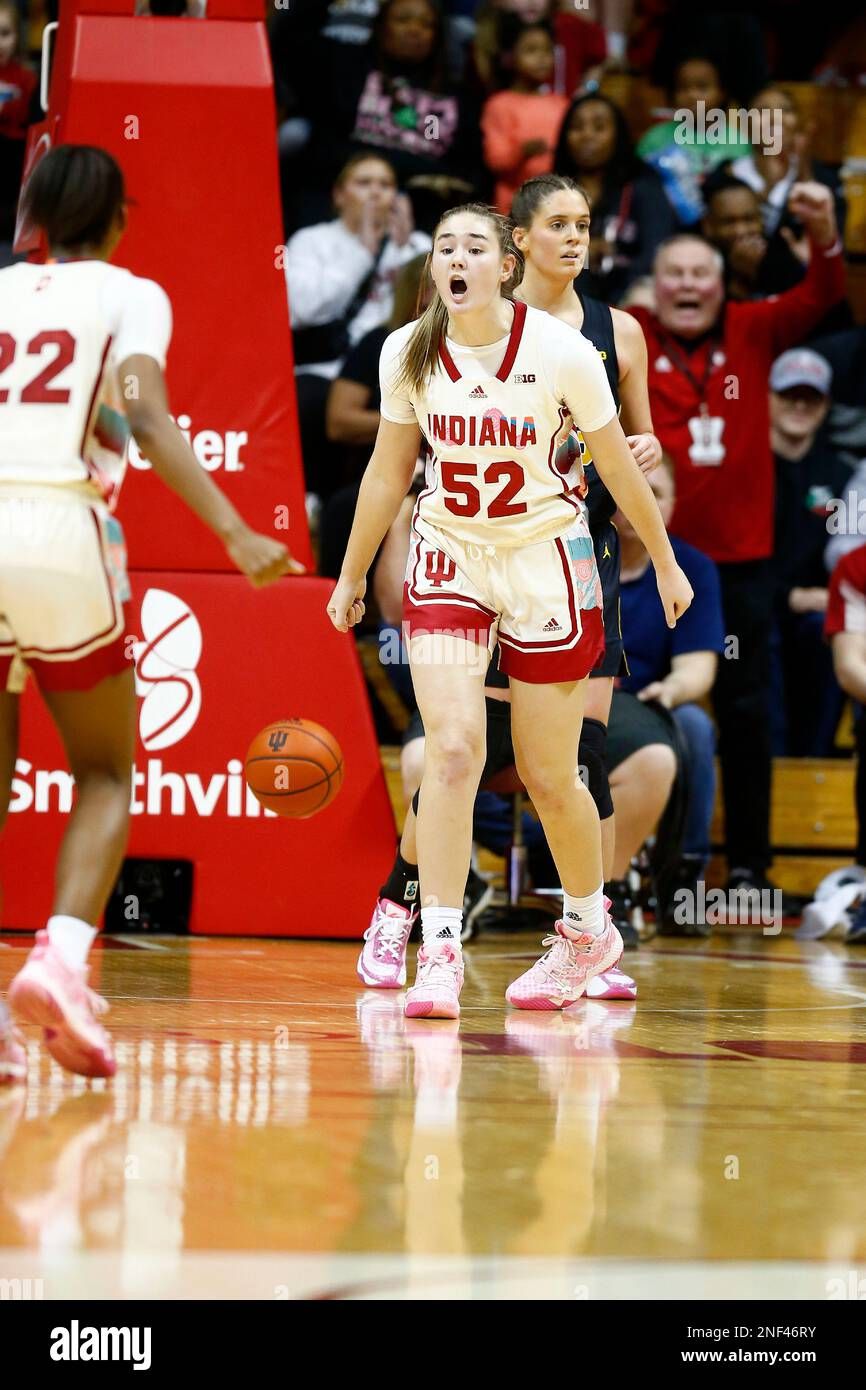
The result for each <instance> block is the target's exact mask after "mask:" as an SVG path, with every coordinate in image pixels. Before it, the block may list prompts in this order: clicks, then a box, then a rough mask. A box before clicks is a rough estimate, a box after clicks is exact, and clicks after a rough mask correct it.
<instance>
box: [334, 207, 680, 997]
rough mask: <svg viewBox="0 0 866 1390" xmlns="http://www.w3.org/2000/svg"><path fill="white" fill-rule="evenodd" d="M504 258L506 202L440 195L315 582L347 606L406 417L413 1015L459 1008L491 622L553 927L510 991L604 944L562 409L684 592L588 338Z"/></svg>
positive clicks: (588, 556)
mask: <svg viewBox="0 0 866 1390" xmlns="http://www.w3.org/2000/svg"><path fill="white" fill-rule="evenodd" d="M518 265H519V253H518V252H517V251H516V249H515V247H514V246H513V243H512V241H511V234H510V229H509V224H508V223H507V222H506V221H505V219H504V218H500V217H498V216H497V215H496V214H493V213H491V211H490V210H489V209H487V208H484V207H482V206H479V205H477V204H470V205H468V206H466V207H463V208H458V209H454V210H453V211H452V212H450V213H447V214H446V215H445V216H444V217H443V218H442V220H441V221H440V222H439V224H438V226H437V227H436V230H435V235H434V240H433V252H432V264H431V270H432V276H433V282H434V285H435V290H436V293H435V294H434V297H433V300H432V301H431V304H430V306H429V307H428V308H427V310H425V312H424V314H423V315H422V316H421V318H420V319H419V320H417V321H416V322H414V323H410V324H407V325H406V326H405V328H402V329H399V330H398V331H397V332H396V333H393V334H391V336H390V337H389V338H388V339H387V341H386V343H385V345H384V347H383V349H382V357H381V385H382V404H381V417H382V419H381V424H380V428H379V434H378V436H377V441H376V445H375V448H374V450H373V455H372V458H371V460H370V463H369V465H368V468H367V471H366V473H365V475H364V480H363V482H362V485H361V491H360V495H359V499H358V507H357V511H356V514H355V522H354V525H353V528H352V534H351V536H350V539H349V544H348V547H347V550H346V556H345V559H344V562H343V570H342V573H341V576H340V579H339V580H338V582H337V584H336V586H335V589H334V591H333V594H332V595H331V599H330V601H329V604H328V612H329V615H330V617H331V619H332V621H333V623H334V625H335V626H336V627H337V628H338V629H339V630H340V631H348V629H349V627H351V626H353V625H354V624H355V623H356V622H358V621H359V620H360V618H361V617H362V616H363V612H364V594H365V591H366V573H367V569H368V568H369V565H370V563H371V562H372V559H373V557H374V555H375V553H376V551H377V549H378V547H379V545H380V543H381V541H382V538H383V537H384V535H385V533H386V531H387V530H388V528H389V527H390V525H391V524H392V522H393V521H394V519H395V517H396V515H397V512H398V510H399V508H400V506H401V504H402V501H403V498H404V497H405V495H406V492H407V491H408V488H409V483H410V480H411V477H412V472H413V469H414V465H415V460H416V458H417V455H418V449H419V444H420V433H421V431H423V433H424V435H425V438H426V439H427V442H428V444H429V446H430V449H431V451H432V453H431V459H430V462H429V464H428V475H427V487H426V488H425V490H424V492H422V493H421V494H420V496H419V498H418V502H417V505H416V510H415V515H414V518H413V538H412V546H411V549H410V554H409V563H408V566H407V572H406V586H405V591H404V621H405V624H406V626H407V628H408V632H409V659H410V663H411V669H412V679H413V683H414V687H415V692H416V696H417V699H418V705H419V709H420V711H421V715H422V718H423V721H424V728H425V732H426V739H427V742H426V752H425V771H424V779H423V783H422V788H421V797H420V804H419V814H418V832H417V833H418V859H419V874H420V886H421V903H422V907H421V927H422V946H421V949H420V951H419V954H418V975H417V980H416V984H415V985H414V987H413V988H412V989H410V990H409V992H408V995H407V1000H406V1013H407V1015H408V1016H410V1017H448V1018H454V1017H457V1016H458V1014H459V994H460V989H461V987H462V983H463V966H462V959H461V949H460V928H461V917H462V902H463V890H464V886H465V883H466V875H467V870H468V867H469V861H470V853H471V843H472V828H471V822H472V806H473V802H474V799H475V791H476V788H477V786H478V780H479V776H480V772H481V768H482V765H483V761H484V723H485V707H484V695H483V690H484V677H485V673H486V667H487V662H488V659H489V651H490V646H491V642H492V640H493V639H494V638H495V637H496V636H498V640H499V644H500V650H501V666H502V669H503V670H504V671H505V673H506V674H507V675H508V676H509V678H510V682H511V699H512V737H513V743H514V749H515V755H516V763H517V769H518V772H519V774H520V776H521V778H522V780H523V781H524V783H525V785H526V787H527V790H528V792H529V794H530V796H531V798H532V801H533V804H534V805H535V808H536V810H537V812H538V814H539V817H540V819H541V822H542V825H543V827H544V831H545V836H546V838H547V842H548V845H549V846H550V849H551V852H552V854H553V858H554V860H555V862H556V865H557V869H558V871H559V873H560V876H561V880H562V885H563V894H564V905H563V916H562V919H561V920H560V921H559V922H557V924H556V928H555V934H554V937H553V938H551V939H550V941H549V944H550V948H551V949H550V950H549V951H548V952H547V953H546V955H545V956H544V957H543V958H542V960H541V961H540V962H538V963H537V965H536V966H534V967H533V968H532V969H531V970H530V971H528V972H527V974H526V975H524V976H522V977H521V978H520V979H519V980H517V981H515V982H514V983H513V984H512V985H511V986H510V987H509V990H508V992H507V998H508V999H509V1001H510V1002H511V1003H512V1004H515V1005H516V1006H517V1007H521V1008H532V1009H553V1008H562V1007H565V1006H566V1005H567V1004H569V1003H573V1002H574V1001H575V1000H577V999H578V998H580V996H581V995H582V994H583V993H584V992H585V990H586V986H587V982H588V981H589V980H590V979H592V978H594V977H595V976H596V975H598V974H600V973H602V972H603V971H605V970H607V969H609V968H610V967H611V966H613V965H615V964H616V962H617V961H618V960H619V958H620V955H621V953H622V940H621V938H620V936H619V933H618V932H617V930H616V928H615V927H614V925H613V924H612V922H610V920H609V918H608V917H607V915H606V912H605V909H604V905H603V900H602V864H601V841H600V834H599V822H598V814H597V812H596V809H595V805H594V803H593V801H592V798H591V796H590V794H589V792H588V791H587V790H586V788H585V787H584V786H583V785H582V783H581V781H580V777H579V775H578V771H577V769H578V755H577V748H578V741H579V737H580V726H581V719H582V708H583V698H584V682H585V679H586V677H587V676H588V674H589V672H590V671H591V670H592V668H593V666H594V665H595V664H596V661H597V658H598V657H599V655H600V654H601V651H602V650H603V642H604V637H603V626H602V617H601V592H600V585H599V583H598V575H597V572H596V568H595V561H594V557H593V550H592V541H591V539H590V536H589V531H588V527H587V523H586V518H585V514H584V511H583V509H582V507H581V505H580V503H579V501H578V498H577V496H575V495H574V494H575V492H576V490H578V489H579V488H580V487H581V478H580V466H579V462H578V463H577V464H574V463H569V464H568V468H567V471H566V472H565V473H562V472H560V471H559V470H558V469H557V466H556V463H557V447H558V445H559V444H560V443H561V442H563V441H564V440H565V439H566V438H567V436H568V434H569V433H570V432H571V430H572V428H573V427H576V428H579V429H580V430H581V431H582V433H583V436H584V438H585V440H586V443H587V445H588V446H589V448H590V449H591V451H592V456H593V459H594V460H595V462H596V465H597V467H598V469H599V472H600V474H601V475H602V477H603V479H604V481H605V483H606V485H607V486H608V488H609V489H610V491H611V493H612V494H613V496H614V497H615V498H616V501H617V504H618V505H619V506H620V507H621V508H622V510H623V511H624V512H625V513H626V515H628V516H629V518H630V520H631V521H632V524H633V525H634V527H635V530H636V531H637V532H638V534H639V535H640V536H641V538H642V539H643V540H644V543H645V544H646V547H647V550H648V551H649V553H650V556H651V557H652V560H653V563H654V565H655V569H656V575H657V581H658V586H659V593H660V596H661V599H662V603H663V606H664V610H665V614H666V616H667V620H668V622H669V624H671V625H673V624H674V623H675V622H676V619H677V617H678V616H679V615H680V614H681V613H683V612H684V611H685V610H686V608H687V607H688V605H689V603H690V602H691V597H692V592H691V588H690V585H689V583H688V580H687V579H686V577H685V576H684V575H683V573H682V572H681V570H680V569H679V567H678V565H677V564H676V561H675V559H674V557H673V552H672V551H671V548H670V544H669V542H668V538H667V535H666V533H665V529H664V526H663V524H662V521H661V518H660V515H659V511H658V507H657V506H656V503H655V499H654V498H653V495H652V493H651V491H650V489H649V486H648V484H647V483H646V480H645V479H644V478H643V476H642V474H641V472H640V469H639V467H638V465H637V463H636V462H635V461H634V459H633V457H632V455H631V452H630V450H629V447H628V444H627V443H626V440H625V436H624V434H623V432H622V428H621V426H620V424H619V421H618V420H617V418H616V409H615V406H614V402H613V397H612V395H611V391H610V387H609V385H608V382H607V378H606V376H605V373H604V368H603V367H602V365H601V363H600V361H599V359H598V355H597V353H596V351H595V349H594V348H593V347H592V346H591V345H590V344H589V343H588V342H587V341H586V340H585V339H584V338H583V337H582V335H580V334H578V333H575V331H574V330H573V329H572V328H569V327H568V326H567V325H566V324H563V323H560V322H558V321H557V320H556V319H553V318H551V317H550V315H547V314H544V313H542V312H540V311H539V310H535V309H530V308H527V307H526V305H524V304H521V303H519V302H516V301H514V300H512V299H510V298H508V297H507V295H506V294H505V293H503V291H506V290H507V289H508V288H509V287H510V286H511V285H513V283H514V280H515V278H516V272H517V269H518ZM545 944H548V943H547V942H546V943H545Z"/></svg>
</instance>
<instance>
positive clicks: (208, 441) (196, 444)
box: [129, 415, 250, 473]
mask: <svg viewBox="0 0 866 1390" xmlns="http://www.w3.org/2000/svg"><path fill="white" fill-rule="evenodd" d="M172 419H173V420H174V421H175V424H176V425H177V427H178V429H179V430H180V432H181V434H182V435H183V437H184V439H185V440H186V442H187V444H188V445H189V446H190V448H191V449H192V451H193V453H194V454H195V456H196V458H197V459H198V461H199V463H200V464H201V466H202V468H203V469H204V470H205V472H206V473H216V472H217V470H218V469H220V468H221V469H223V471H224V472H226V473H242V472H243V471H244V468H245V467H246V464H245V462H244V460H243V459H242V457H241V449H242V448H243V447H244V445H245V444H248V443H249V438H250V437H249V435H248V434H247V432H246V430H226V432H225V434H220V432H219V430H210V429H201V430H196V432H195V433H193V431H192V418H191V417H190V416H189V415H178V416H177V418H176V419H175V417H174V416H172ZM129 462H130V466H131V467H132V468H138V469H141V470H142V471H143V470H145V469H148V468H150V461H149V459H146V458H145V457H144V455H143V454H142V452H141V450H140V449H139V447H138V445H137V444H136V442H135V440H134V439H132V438H131V439H130V441H129Z"/></svg>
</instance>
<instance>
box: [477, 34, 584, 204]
mask: <svg viewBox="0 0 866 1390" xmlns="http://www.w3.org/2000/svg"><path fill="white" fill-rule="evenodd" d="M510 40H511V43H510V47H509V48H507V49H506V50H505V51H504V52H503V53H502V55H501V57H502V60H503V67H504V71H505V72H507V74H508V88H507V90H504V91H500V92H496V93H494V95H493V96H491V97H488V99H487V101H486V102H485V104H484V110H483V112H482V116H481V129H482V133H483V138H484V159H485V162H486V164H487V167H488V169H489V170H490V171H491V173H493V174H495V175H496V187H495V190H494V202H495V204H496V206H497V207H498V209H499V211H500V212H504V213H506V214H507V213H508V211H509V209H510V207H511V199H512V197H513V196H514V193H515V192H516V191H517V189H518V188H519V187H520V185H521V184H522V183H524V182H525V180H526V179H530V178H534V177H535V176H536V175H538V174H546V173H547V172H548V171H549V170H550V169H551V167H552V165H553V150H554V146H555V144H556V140H557V136H558V134H559V127H560V124H561V122H562V117H563V114H564V112H565V109H566V106H567V100H566V98H565V97H564V96H557V94H556V93H555V92H553V91H551V90H550V83H551V79H552V77H553V62H554V52H553V36H552V33H551V30H550V28H549V27H548V26H547V25H545V24H527V25H515V26H514V28H513V29H512V30H511V33H510Z"/></svg>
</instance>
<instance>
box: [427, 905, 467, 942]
mask: <svg viewBox="0 0 866 1390" xmlns="http://www.w3.org/2000/svg"><path fill="white" fill-rule="evenodd" d="M462 926H463V909H462V907H422V909H421V941H422V944H423V945H424V946H435V945H436V944H437V943H438V942H441V941H450V942H451V943H452V944H453V945H454V946H456V947H457V948H458V949H459V947H460V929H461V927H462Z"/></svg>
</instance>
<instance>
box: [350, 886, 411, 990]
mask: <svg viewBox="0 0 866 1390" xmlns="http://www.w3.org/2000/svg"><path fill="white" fill-rule="evenodd" d="M417 916H418V913H417V912H413V911H412V910H411V908H408V907H401V906H400V904H399V903H394V902H392V901H391V899H390V898H377V899H376V906H375V907H374V908H373V917H372V920H371V922H370V925H369V927H368V928H367V930H366V931H365V932H364V947H363V950H362V951H361V954H360V955H359V957H358V974H359V975H360V977H361V979H362V980H363V981H364V984H365V985H372V986H373V988H374V989H402V988H403V986H404V985H405V983H406V946H407V944H408V942H409V934H410V932H411V931H412V926H413V924H414V922H415V919H416V917H417Z"/></svg>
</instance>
